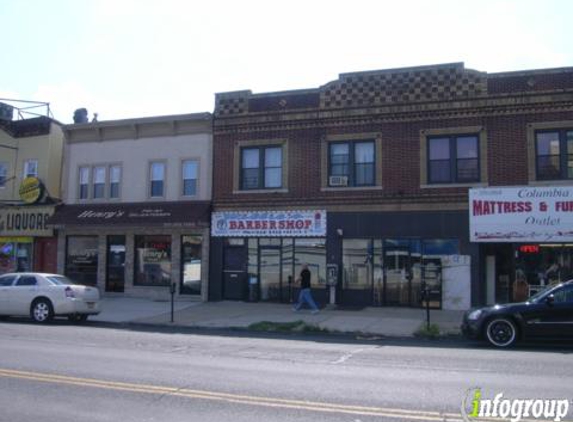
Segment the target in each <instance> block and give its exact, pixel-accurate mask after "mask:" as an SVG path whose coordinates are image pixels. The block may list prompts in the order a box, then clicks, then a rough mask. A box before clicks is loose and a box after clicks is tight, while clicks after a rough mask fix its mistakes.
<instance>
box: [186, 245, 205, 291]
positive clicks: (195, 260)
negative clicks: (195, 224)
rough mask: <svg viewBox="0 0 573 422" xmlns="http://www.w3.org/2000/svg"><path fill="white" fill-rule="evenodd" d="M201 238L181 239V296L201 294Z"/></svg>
mask: <svg viewBox="0 0 573 422" xmlns="http://www.w3.org/2000/svg"><path fill="white" fill-rule="evenodd" d="M202 247H203V238H202V237H201V236H183V237H182V238H181V264H182V265H183V272H182V274H183V277H182V280H181V294H191V295H200V294H201V249H202Z"/></svg>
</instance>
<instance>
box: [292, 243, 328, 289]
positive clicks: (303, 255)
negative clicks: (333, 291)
mask: <svg viewBox="0 0 573 422" xmlns="http://www.w3.org/2000/svg"><path fill="white" fill-rule="evenodd" d="M305 262H306V263H307V264H308V269H309V270H310V272H311V274H312V278H311V280H312V281H311V282H312V285H313V286H319V285H322V286H324V285H326V239H323V238H316V239H315V238H313V239H306V238H305V239H299V238H297V239H295V269H294V272H295V278H296V277H298V275H299V273H300V271H301V265H302V264H303V263H305Z"/></svg>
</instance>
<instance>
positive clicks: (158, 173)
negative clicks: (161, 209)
mask: <svg viewBox="0 0 573 422" xmlns="http://www.w3.org/2000/svg"><path fill="white" fill-rule="evenodd" d="M149 172H150V175H149V176H150V190H149V196H150V197H152V198H155V197H162V196H163V191H164V189H165V187H164V183H165V163H162V162H154V163H151V164H150V166H149Z"/></svg>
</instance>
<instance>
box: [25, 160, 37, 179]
mask: <svg viewBox="0 0 573 422" xmlns="http://www.w3.org/2000/svg"><path fill="white" fill-rule="evenodd" d="M23 176H24V179H25V178H26V177H38V160H26V161H24V175H23Z"/></svg>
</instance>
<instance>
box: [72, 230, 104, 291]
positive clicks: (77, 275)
mask: <svg viewBox="0 0 573 422" xmlns="http://www.w3.org/2000/svg"><path fill="white" fill-rule="evenodd" d="M97 263H98V237H97V236H68V237H67V247H66V276H68V277H69V278H71V279H72V280H74V281H76V282H78V283H80V284H87V285H92V286H95V285H96V284H97Z"/></svg>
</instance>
